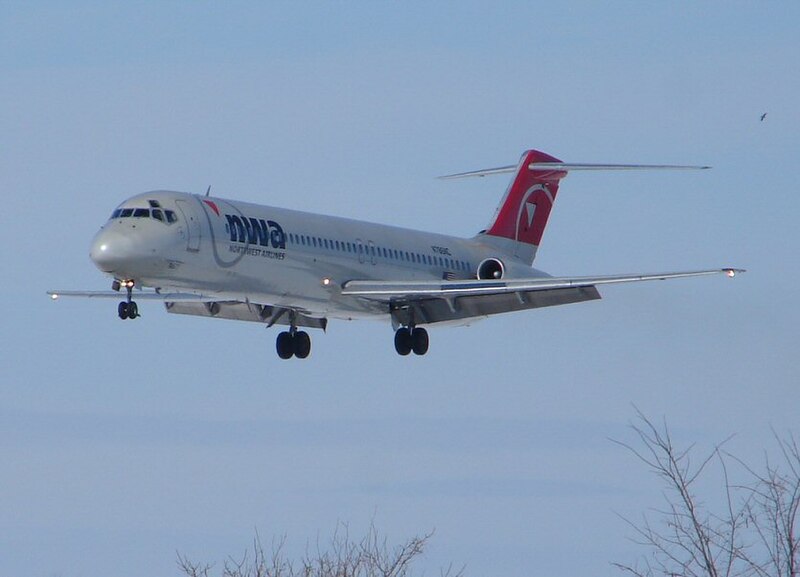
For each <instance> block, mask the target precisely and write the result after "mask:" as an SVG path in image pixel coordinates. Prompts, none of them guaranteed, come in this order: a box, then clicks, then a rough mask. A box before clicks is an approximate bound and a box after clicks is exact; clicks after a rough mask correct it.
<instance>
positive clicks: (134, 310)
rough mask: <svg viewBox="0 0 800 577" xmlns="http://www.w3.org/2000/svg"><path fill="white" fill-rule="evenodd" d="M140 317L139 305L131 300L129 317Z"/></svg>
mask: <svg viewBox="0 0 800 577" xmlns="http://www.w3.org/2000/svg"><path fill="white" fill-rule="evenodd" d="M138 317H139V306H138V305H137V304H136V303H135V302H133V301H131V302H129V303H128V318H129V319H135V318H138Z"/></svg>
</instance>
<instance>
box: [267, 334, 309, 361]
mask: <svg viewBox="0 0 800 577" xmlns="http://www.w3.org/2000/svg"><path fill="white" fill-rule="evenodd" d="M275 349H276V350H277V351H278V356H279V357H280V358H282V359H291V358H292V356H293V355H294V339H293V338H292V334H291V333H289V332H287V331H283V332H282V333H280V334H279V335H278V338H277V340H276V341H275ZM309 349H310V346H309Z"/></svg>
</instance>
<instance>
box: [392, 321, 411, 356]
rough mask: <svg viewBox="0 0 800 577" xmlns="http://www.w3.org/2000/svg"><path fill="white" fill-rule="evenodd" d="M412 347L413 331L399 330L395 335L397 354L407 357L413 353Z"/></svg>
mask: <svg viewBox="0 0 800 577" xmlns="http://www.w3.org/2000/svg"><path fill="white" fill-rule="evenodd" d="M412 346H413V341H412V339H411V331H409V330H408V329H407V328H405V327H403V328H401V329H397V332H396V333H394V350H396V351H397V354H398V355H402V356H406V355H407V354H409V353H410V352H411V348H412Z"/></svg>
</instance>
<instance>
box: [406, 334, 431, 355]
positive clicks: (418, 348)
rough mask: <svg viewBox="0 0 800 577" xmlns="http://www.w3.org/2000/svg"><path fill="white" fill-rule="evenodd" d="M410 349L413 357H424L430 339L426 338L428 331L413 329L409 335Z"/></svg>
mask: <svg viewBox="0 0 800 577" xmlns="http://www.w3.org/2000/svg"><path fill="white" fill-rule="evenodd" d="M411 343H412V344H411V348H412V350H413V351H414V354H415V355H424V354H425V353H427V352H428V345H429V344H430V339H429V338H428V331H426V330H425V329H414V331H413V332H412V333H411Z"/></svg>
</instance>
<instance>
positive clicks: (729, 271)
mask: <svg viewBox="0 0 800 577" xmlns="http://www.w3.org/2000/svg"><path fill="white" fill-rule="evenodd" d="M722 272H723V273H725V274H726V275H728V276H729V277H730V278H733V277H735V276H736V275H737V274H741V273H745V272H747V270H746V269H743V268H724V269H722Z"/></svg>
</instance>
